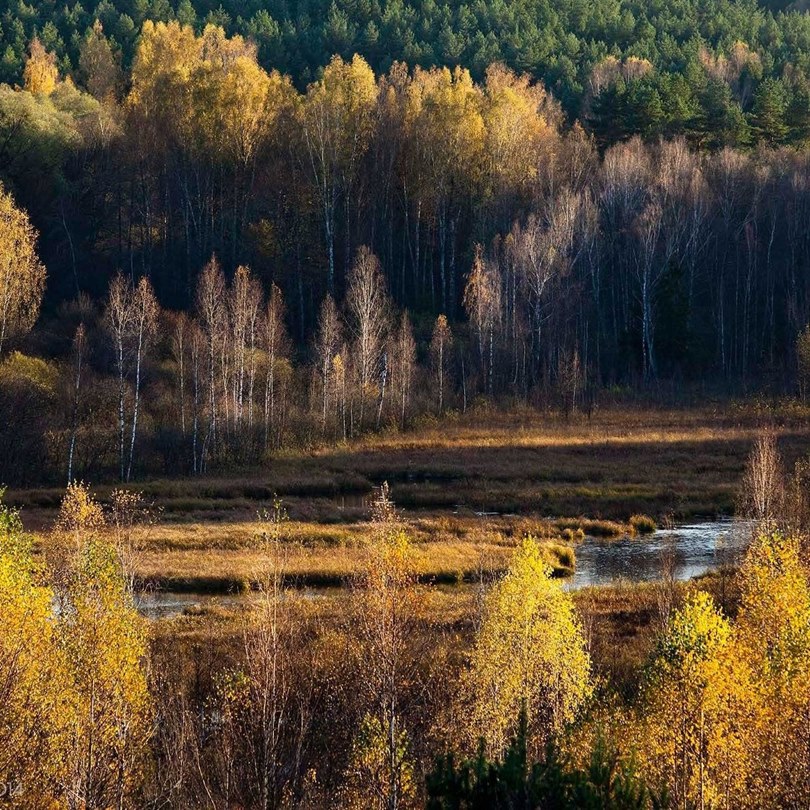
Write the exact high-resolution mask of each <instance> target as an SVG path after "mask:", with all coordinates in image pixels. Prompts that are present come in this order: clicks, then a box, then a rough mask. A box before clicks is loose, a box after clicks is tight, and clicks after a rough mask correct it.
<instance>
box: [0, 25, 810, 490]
mask: <svg viewBox="0 0 810 810" xmlns="http://www.w3.org/2000/svg"><path fill="white" fill-rule="evenodd" d="M764 61H765V60H764V54H760V53H759V52H758V51H756V50H754V49H753V48H752V47H750V46H748V45H746V44H745V43H743V42H741V41H736V42H734V43H733V45H732V46H731V47H730V49H729V51H728V52H727V53H723V52H712V51H710V50H708V49H707V47H703V48H702V50H701V51H700V58H699V62H700V67H699V70H698V72H699V73H700V76H701V77H702V78H701V81H702V82H703V83H704V84H705V86H706V87H722V89H723V93H722V95H723V98H724V99H725V101H723V105H725V106H724V110H725V111H724V112H723V113H722V115H721V119H722V121H725V122H726V123H728V122H730V121H732V120H733V121H735V122H736V124H735V126H737V125H739V126H740V127H742V128H743V129H745V130H746V132H748V133H749V134H751V135H752V136H753V135H756V137H755V138H753V140H752V139H749V138H748V136H746V137H745V138H742V140H740V138H738V137H737V136H736V135H735V136H734V137H729V138H726V136H725V135H723V134H722V133H723V132H726V130H724V129H723V128H722V127H721V126H720V125H719V124H718V123H717V121H716V120H714V119H712V120H711V121H710V122H709V119H707V118H705V117H702V114H698V113H697V112H696V113H695V116H692V117H691V118H690V119H689V120H690V122H691V123H690V124H689V127H687V128H686V129H685V130H683V131H682V132H681V133H680V134H673V135H672V136H671V137H661V136H660V135H657V134H654V133H653V132H651V131H650V132H647V133H646V134H645V135H644V136H642V135H637V134H636V135H631V134H630V131H632V128H631V130H630V131H628V132H626V133H624V134H622V133H614V135H615V137H614V136H611V137H610V138H608V139H607V141H605V142H603V138H602V136H601V135H600V134H599V128H598V127H596V128H594V126H593V121H594V120H595V119H594V118H593V116H591V115H589V114H586V115H584V117H583V118H582V120H580V119H577V120H575V121H573V123H572V122H571V121H570V118H569V116H568V115H567V114H566V112H565V111H564V109H563V107H562V105H561V104H560V102H559V101H558V100H557V99H556V97H555V96H554V94H553V93H552V92H551V91H550V90H549V89H548V88H547V86H546V85H545V84H543V82H542V81H540V80H535V79H533V78H532V77H530V76H529V75H528V74H524V73H520V74H519V73H516V72H514V71H513V70H511V69H510V68H508V67H507V66H505V65H504V64H502V63H493V64H492V65H490V66H489V67H488V68H487V69H486V70H485V71H484V74H483V77H482V78H481V79H480V80H478V81H476V80H474V78H473V75H472V74H471V73H470V72H468V71H467V70H466V69H465V68H462V67H455V68H452V69H450V68H447V67H430V68H422V67H419V66H413V67H408V66H407V65H406V64H405V63H401V62H397V63H394V64H392V66H391V67H390V68H389V69H388V71H387V72H386V73H382V74H375V73H374V71H373V70H372V68H371V67H370V65H369V64H368V63H367V62H366V60H365V59H363V58H362V57H361V56H359V55H356V54H355V55H354V56H352V57H351V58H350V59H348V60H343V59H342V58H341V57H339V56H335V57H334V58H332V59H331V60H330V61H329V62H328V64H327V65H326V66H325V67H324V68H323V70H322V73H321V75H320V78H318V79H316V80H314V81H313V82H311V83H310V84H309V85H308V86H307V87H306V89H305V90H304V91H299V90H298V89H297V88H296V84H295V82H294V81H293V79H292V77H290V76H289V75H287V74H282V73H280V72H278V71H277V70H275V69H272V70H270V71H269V72H268V71H267V70H266V69H264V68H263V67H262V66H261V65H260V63H259V49H258V48H257V45H256V43H255V42H254V41H252V40H250V39H245V38H243V37H242V36H241V35H239V34H236V35H234V36H232V37H228V35H227V34H226V33H225V30H224V29H223V28H221V27H218V26H216V25H214V24H212V23H209V24H207V25H206V26H205V27H204V28H203V29H202V31H201V33H197V32H196V31H195V29H194V28H193V27H192V26H190V25H183V24H181V23H179V22H176V21H174V22H170V23H161V22H157V23H154V22H152V21H149V20H147V21H146V22H145V23H144V24H143V27H142V30H141V32H140V35H139V37H138V42H137V46H136V48H135V51H134V54H133V56H132V60H131V62H132V63H131V68H130V69H129V71H127V70H126V69H125V65H124V63H123V62H122V61H121V54H120V53H119V51H118V50H117V46H116V44H115V42H114V41H113V40H112V39H111V38H108V37H107V35H106V33H105V31H104V28H103V25H102V24H101V23H100V22H96V23H94V24H93V25H92V27H91V28H90V29H88V31H87V32H86V34H85V35H84V36H83V38H82V40H81V43H80V47H79V54H78V57H77V68H76V69H75V70H74V73H75V77H76V78H75V80H74V79H73V78H72V77H71V76H70V75H67V74H65V73H63V70H64V64H65V59H64V57H62V58H60V57H59V56H58V55H57V53H56V52H54V51H50V50H48V47H47V45H46V44H45V42H44V41H43V40H41V39H40V38H39V36H38V35H37V36H35V38H34V39H32V40H31V42H30V44H29V46H28V48H27V52H26V56H25V66H24V69H23V76H22V82H23V84H22V86H15V87H11V86H1V87H0V130H1V131H2V133H3V138H2V146H1V147H0V149H1V150H2V152H1V153H2V156H3V160H2V164H0V175H1V176H2V179H3V181H4V187H5V191H4V192H3V194H4V197H3V199H4V206H5V207H6V208H7V209H8V211H9V212H12V213H10V214H9V217H10V218H9V219H8V222H9V226H8V229H7V230H6V231H5V232H4V236H3V238H4V239H5V240H6V241H5V242H4V246H5V245H11V246H19V245H24V246H25V247H24V249H22V248H20V247H12V248H11V249H9V248H5V249H4V255H5V256H9V257H11V261H8V262H6V263H5V264H4V268H5V269H4V276H3V278H4V285H5V286H4V299H3V322H2V332H1V334H2V337H0V352H3V353H4V355H5V358H4V360H3V361H2V363H3V365H2V368H0V374H2V376H3V378H4V383H5V384H4V385H3V387H2V400H3V401H2V402H0V410H2V412H3V413H5V414H12V413H13V414H20V413H24V414H25V419H24V420H22V421H23V423H22V424H21V423H20V420H13V421H12V420H10V419H8V418H6V419H4V420H3V424H4V429H0V430H1V431H2V436H0V441H2V443H3V447H4V451H5V452H4V453H3V459H2V461H0V472H2V476H3V480H4V481H7V482H8V483H9V484H16V483H21V482H28V483H30V482H36V481H35V479H37V480H40V481H47V482H53V481H62V480H70V479H72V477H74V476H77V475H78V476H91V477H93V478H96V479H98V478H99V477H107V478H108V477H109V476H110V475H111V474H114V473H115V472H117V473H118V477H119V478H121V479H126V480H130V479H131V478H132V477H133V476H137V475H138V474H139V473H145V472H152V473H155V472H161V473H163V474H174V473H182V474H186V473H194V472H198V473H199V472H201V471H203V470H206V469H209V463H210V461H211V460H214V462H215V463H225V464H228V463H230V464H236V465H239V464H249V463H255V462H256V461H258V460H260V459H261V458H262V456H263V455H266V454H267V453H268V452H269V451H270V450H273V449H275V450H278V449H281V448H283V447H306V446H312V445H313V444H317V443H318V442H321V441H324V440H334V439H341V440H342V439H346V438H351V437H354V436H357V435H358V434H361V433H363V432H364V431H366V430H368V429H381V428H384V427H390V428H400V429H401V428H402V427H405V426H407V425H408V424H409V422H411V421H412V420H413V419H415V418H421V417H423V416H435V415H437V414H438V415H441V414H443V413H444V412H445V411H448V410H449V411H462V412H466V410H467V408H468V407H469V406H470V405H473V404H475V403H476V402H477V401H484V400H486V401H490V402H502V403H506V404H508V403H509V402H516V401H517V402H524V403H530V404H534V405H538V404H539V405H542V406H544V407H545V406H548V405H552V406H554V407H559V408H560V409H561V410H563V411H565V412H568V411H571V410H572V409H578V408H581V409H584V410H586V411H588V412H591V411H592V409H593V406H594V404H595V402H596V400H597V396H598V392H599V391H600V390H604V389H605V388H609V387H611V386H613V387H614V388H615V387H619V388H627V389H629V390H638V389H639V388H642V389H643V388H644V387H649V386H650V385H651V384H656V383H658V382H659V381H661V380H675V381H683V382H686V383H702V382H705V381H711V382H712V384H713V385H717V384H718V382H719V383H720V384H725V385H726V386H728V389H729V390H734V389H735V387H736V388H737V389H738V390H740V389H741V387H742V389H744V388H745V387H746V386H750V385H754V386H755V387H756V386H760V387H761V386H763V385H765V386H770V388H771V390H774V391H782V392H795V391H797V390H799V389H801V390H802V391H803V390H804V389H803V387H802V385H803V384H802V382H801V379H803V375H805V374H806V373H807V371H806V368H807V363H808V362H810V358H808V356H807V353H808V351H810V345H808V343H809V341H810V338H808V337H807V333H806V332H805V328H806V326H807V315H806V313H807V306H808V280H809V279H810V276H808V273H807V265H808V258H809V257H808V248H809V247H810V243H808V239H807V235H806V229H805V228H804V222H805V220H806V213H807V210H808V204H810V192H809V191H808V189H810V185H808V175H809V174H810V166H808V160H807V152H806V151H805V150H804V149H802V148H801V147H800V146H799V145H797V144H796V143H794V145H788V142H789V141H796V142H797V143H800V142H801V139H802V138H803V136H802V135H801V130H800V128H797V125H796V124H795V119H793V118H792V117H791V116H792V114H791V110H793V109H794V107H795V105H793V101H789V100H788V97H787V95H785V93H786V91H784V88H782V89H781V90H779V91H778V92H777V91H776V90H775V89H774V88H775V85H773V82H772V81H771V79H769V78H767V77H765V75H764V74H762V76H763V77H762V78H761V81H759V80H757V81H755V80H754V79H753V78H752V77H753V75H754V73H757V72H761V68H762V65H763V64H764ZM657 75H658V69H657V68H656V67H655V65H654V64H653V63H652V62H650V61H649V60H646V59H645V58H642V57H637V56H627V57H618V56H612V55H607V56H605V57H604V58H603V59H601V60H600V61H598V62H597V63H596V64H595V65H594V66H593V68H592V70H591V72H590V78H589V80H588V81H589V86H590V88H591V92H590V97H589V99H588V100H587V102H584V103H586V104H587V106H588V107H589V108H590V110H591V112H592V113H594V114H596V112H598V109H599V106H600V104H604V105H606V107H605V109H606V110H609V111H610V115H609V117H610V120H611V121H614V122H615V121H616V120H617V118H616V114H615V113H616V111H617V110H618V109H619V107H617V103H618V102H616V100H615V98H613V95H611V94H615V93H623V92H625V90H626V89H627V88H628V87H630V86H631V85H634V83H637V82H641V81H646V80H647V79H651V78H652V77H654V76H657ZM788 75H793V74H791V70H789V69H788V66H786V67H785V76H788ZM795 75H800V71H799V72H796V73H795ZM780 81H787V80H786V79H785V80H782V79H780ZM622 88H624V89H622ZM783 91H784V92H783ZM774 93H775V94H776V95H774ZM763 94H764V95H763ZM777 96H778V97H779V99H781V100H778V99H777V98H776V97H777ZM746 99H748V102H750V103H748V102H746ZM794 100H795V98H794ZM686 106H687V107H688V106H689V105H688V104H687V105H686ZM744 107H748V108H749V109H748V110H747V111H746V110H745V109H744ZM666 108H667V109H668V110H677V109H682V108H683V105H673V104H667V105H666ZM734 110H736V112H734ZM597 117H598V115H597ZM700 121H703V122H704V124H705V125H706V126H707V127H708V128H707V129H705V130H704V134H703V135H701V134H700V131H699V130H700V127H699V126H698V125H699V123H700ZM707 122H708V123H707ZM692 124H695V126H697V129H695V128H694V127H693V126H692ZM730 131H731V130H729V132H730ZM709 136H711V137H709ZM37 237H38V238H37ZM15 253H16V259H15ZM43 267H46V268H47V278H48V280H47V285H46V284H45V282H44V276H43V271H42V268H43ZM43 290H44V293H43ZM40 308H42V317H41V318H40V319H39V321H38V323H39V325H38V326H37V327H36V328H34V329H33V331H30V330H31V327H32V326H34V323H35V321H36V316H37V315H38V314H39V311H40ZM802 347H804V348H802ZM14 350H17V351H16V353H14ZM423 381H424V383H428V384H427V385H425V384H423ZM428 391H432V392H433V393H432V395H431V396H428V395H427V392H428ZM66 476H67V477H66Z"/></svg>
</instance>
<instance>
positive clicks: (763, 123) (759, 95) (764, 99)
mask: <svg viewBox="0 0 810 810" xmlns="http://www.w3.org/2000/svg"><path fill="white" fill-rule="evenodd" d="M787 110H788V97H787V92H786V90H785V85H784V84H783V83H782V81H781V80H779V79H773V78H768V79H765V80H764V81H763V82H761V83H760V85H759V87H757V90H756V93H755V94H754V105H753V108H752V110H751V124H752V129H753V132H754V134H755V136H756V137H757V139H758V140H760V141H763V142H764V143H767V144H768V145H769V146H778V145H779V144H783V143H785V141H786V140H787V136H788V124H787Z"/></svg>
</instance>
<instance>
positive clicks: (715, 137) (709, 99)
mask: <svg viewBox="0 0 810 810" xmlns="http://www.w3.org/2000/svg"><path fill="white" fill-rule="evenodd" d="M695 134H696V140H697V141H698V142H699V143H700V144H701V145H702V146H704V147H706V148H708V149H720V148H722V147H724V146H745V145H747V144H748V143H750V141H751V130H750V128H749V126H748V121H747V120H746V117H745V113H744V112H743V111H742V108H741V107H740V105H739V103H738V102H737V100H736V99H735V98H734V96H733V95H732V93H731V88H730V87H729V86H728V85H727V84H726V83H725V82H724V81H722V80H720V79H709V80H708V81H707V82H706V84H705V86H704V87H703V88H702V92H701V93H700V113H699V115H698V119H697V121H696V126H695Z"/></svg>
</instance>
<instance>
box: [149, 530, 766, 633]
mask: <svg viewBox="0 0 810 810" xmlns="http://www.w3.org/2000/svg"><path fill="white" fill-rule="evenodd" d="M750 541H751V523H750V522H748V521H735V520H730V519H725V520H713V521H704V522H700V523H689V524H685V525H682V526H675V527H673V528H671V529H658V530H657V531H655V532H653V533H652V534H649V535H640V536H636V537H626V538H618V539H610V540H604V539H600V538H596V537H586V538H585V540H583V541H582V542H581V543H579V545H577V546H576V557H577V560H576V570H575V573H574V575H573V576H572V577H569V578H567V579H566V580H565V587H566V588H567V589H569V590H576V589H579V588H585V587H589V586H593V585H611V584H614V583H617V582H629V583H633V582H650V581H652V580H656V579H662V578H664V577H665V576H671V577H672V578H674V579H676V580H688V579H692V578H694V577H699V576H701V575H703V574H706V573H708V572H710V571H713V570H716V569H718V568H720V567H721V566H734V565H737V564H738V563H739V561H740V559H741V558H742V555H743V554H744V553H745V549H746V548H747V547H748V544H749V543H750ZM303 593H304V595H306V596H307V597H308V598H313V599H317V598H318V596H319V592H318V591H317V590H315V589H311V588H308V589H306V590H305V591H304V592H303ZM250 598H251V597H250V595H236V594H233V595H227V594H226V595H213V594H203V593H198V594H195V593H172V592H169V591H150V592H148V593H142V594H138V596H137V597H136V601H137V603H138V608H139V609H140V610H141V612H142V613H143V614H144V615H145V616H148V617H149V618H150V619H162V618H171V617H173V616H178V615H180V614H182V613H186V612H189V611H193V610H197V609H200V608H203V607H211V606H218V607H221V608H234V607H238V606H240V605H244V604H245V602H246V600H248V599H250Z"/></svg>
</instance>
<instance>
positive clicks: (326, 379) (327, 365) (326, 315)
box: [313, 295, 343, 433]
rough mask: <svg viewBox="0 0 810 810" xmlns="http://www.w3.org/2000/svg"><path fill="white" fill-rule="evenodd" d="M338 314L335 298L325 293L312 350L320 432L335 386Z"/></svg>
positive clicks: (341, 337) (339, 337)
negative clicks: (318, 390)
mask: <svg viewBox="0 0 810 810" xmlns="http://www.w3.org/2000/svg"><path fill="white" fill-rule="evenodd" d="M342 331H343V329H342V326H341V322H340V314H339V313H338V309H337V306H335V299H334V298H332V296H331V295H327V296H326V298H324V300H323V303H322V304H321V311H320V315H319V317H318V326H317V329H316V332H315V341H314V346H313V348H314V352H315V358H316V362H317V364H318V367H317V374H318V377H319V379H320V387H321V432H322V433H324V432H325V431H326V422H327V419H328V413H329V401H330V397H331V396H332V395H333V393H335V394H336V386H335V384H334V381H333V370H334V360H335V357H336V356H337V354H338V351H339V349H340V346H341V343H342V340H343V335H342Z"/></svg>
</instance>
